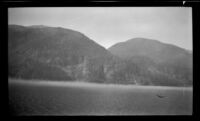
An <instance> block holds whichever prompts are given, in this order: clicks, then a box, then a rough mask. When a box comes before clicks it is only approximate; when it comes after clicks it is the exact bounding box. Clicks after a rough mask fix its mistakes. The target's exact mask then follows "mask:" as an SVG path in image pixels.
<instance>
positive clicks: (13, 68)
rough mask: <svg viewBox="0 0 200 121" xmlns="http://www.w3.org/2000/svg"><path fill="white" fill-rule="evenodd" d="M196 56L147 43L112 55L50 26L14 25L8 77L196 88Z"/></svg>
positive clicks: (130, 44) (139, 41)
mask: <svg viewBox="0 0 200 121" xmlns="http://www.w3.org/2000/svg"><path fill="white" fill-rule="evenodd" d="M190 62H192V55H191V54H190V53H188V52H187V51H185V50H184V49H182V48H178V47H176V46H174V45H169V44H164V43H161V42H159V41H155V40H149V39H144V38H136V39H131V40H128V41H126V42H123V43H118V44H116V45H114V46H112V47H111V48H109V51H108V50H106V49H105V48H104V47H102V46H100V45H99V44H97V43H96V42H94V41H93V40H91V39H90V38H88V37H87V36H85V35H84V34H82V33H80V32H78V31H75V30H71V29H66V28H61V27H48V26H44V25H33V26H21V25H9V26H8V72H9V73H8V76H9V77H11V78H23V79H26V80H33V79H34V80H41V79H42V80H52V81H54V80H60V81H87V82H96V83H115V84H136V85H160V86H188V85H189V86H190V85H192V63H190Z"/></svg>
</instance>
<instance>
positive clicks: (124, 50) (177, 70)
mask: <svg viewBox="0 0 200 121" xmlns="http://www.w3.org/2000/svg"><path fill="white" fill-rule="evenodd" d="M108 50H109V51H110V52H111V53H112V54H113V55H116V56H118V57H120V58H123V59H129V60H131V61H132V62H133V63H136V64H137V65H138V66H140V67H142V68H143V69H144V70H149V71H146V72H145V73H148V76H147V77H153V78H152V79H150V80H151V83H153V84H157V83H165V82H167V81H165V82H162V81H161V80H168V81H169V84H173V83H177V82H178V83H180V84H178V83H177V85H192V80H193V77H192V72H193V58H192V53H189V52H188V51H187V50H185V49H183V48H180V47H177V46H175V45H171V44H166V43H161V42H159V41H157V40H152V39H145V38H133V39H130V40H127V41H125V42H120V43H117V44H115V45H113V46H111V47H110V48H108ZM144 75H145V74H144ZM156 80H158V81H156ZM167 83H168V82H167Z"/></svg>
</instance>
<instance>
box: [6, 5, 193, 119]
mask: <svg viewBox="0 0 200 121" xmlns="http://www.w3.org/2000/svg"><path fill="white" fill-rule="evenodd" d="M146 10H149V12H145V11H146ZM50 11H51V12H50ZM58 13H60V14H58ZM119 13H120V14H119ZM44 14H45V15H46V16H49V17H50V18H51V17H52V19H49V21H48V20H47V19H46V17H45V18H44V17H41V15H44ZM107 14H109V16H108V15H107ZM191 14H192V13H191V9H190V8H176V7H175V8H165V7H163V8H144V7H141V8H120V7H116V8H115V7H109V8H94V7H92V8H87V7H86V8H78V7H75V8H10V9H9V12H8V16H9V25H8V70H9V74H8V88H9V111H10V114H11V115H17V116H18V115H192V113H193V52H192V36H191V35H192V31H190V30H191V27H192V26H191V25H192V23H191V19H192V17H191V16H190V15H191ZM120 15H122V16H123V17H124V18H122V17H121V16H120ZM169 16H171V17H169ZM173 17H174V18H173ZM89 18H91V19H89ZM147 18H148V19H147ZM113 20H116V21H113ZM130 20H131V21H130ZM149 20H150V21H149ZM52 21H53V23H51V22H52ZM127 22H128V24H127ZM99 23H101V25H99ZM59 24H60V25H59ZM61 24H63V25H61ZM169 24H170V25H174V26H176V27H175V28H173V27H171V26H169ZM85 25H87V26H85ZM116 25H119V26H116ZM144 25H145V26H144ZM136 26H137V27H136ZM163 27H165V29H163ZM120 29H121V31H119V30H120ZM79 30H80V31H79ZM100 31H101V32H100ZM174 32H176V34H174ZM89 36H90V37H92V38H95V39H96V40H95V39H91V38H90V37H89ZM152 38H155V39H152ZM119 39H122V40H119ZM123 39H124V40H123Z"/></svg>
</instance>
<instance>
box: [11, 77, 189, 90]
mask: <svg viewBox="0 0 200 121" xmlns="http://www.w3.org/2000/svg"><path fill="white" fill-rule="evenodd" d="M8 83H9V84H12V83H18V84H31V85H46V86H47V85H48V86H62V87H66V86H68V87H95V88H96V87H99V88H101V87H105V88H110V87H113V88H127V89H128V88H145V89H189V90H190V89H191V90H193V87H175V86H153V85H133V84H132V85H131V84H127V85H123V84H105V83H100V84H99V83H93V82H81V81H66V82H64V81H47V80H35V79H34V80H28V81H27V80H25V79H11V78H9V79H8Z"/></svg>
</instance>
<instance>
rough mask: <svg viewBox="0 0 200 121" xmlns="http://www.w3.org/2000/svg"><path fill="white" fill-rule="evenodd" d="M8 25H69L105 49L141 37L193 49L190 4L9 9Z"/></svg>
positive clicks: (65, 26)
mask: <svg viewBox="0 0 200 121" xmlns="http://www.w3.org/2000/svg"><path fill="white" fill-rule="evenodd" d="M8 24H17V25H24V26H29V25H47V26H53V27H64V28H69V29H73V30H77V31H79V32H82V33H83V34H85V35H86V36H88V37H89V38H91V39H92V40H94V41H96V42H97V43H98V44H100V45H102V46H104V47H105V48H108V47H110V46H112V45H114V44H115V43H118V42H122V41H126V40H128V39H131V38H135V37H143V38H149V39H156V40H159V41H162V42H165V43H171V44H174V45H177V46H179V47H182V48H185V49H189V50H192V8H190V7H59V8H54V7H45V8H41V7H27V8H26V7H24V8H9V9H8Z"/></svg>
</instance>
